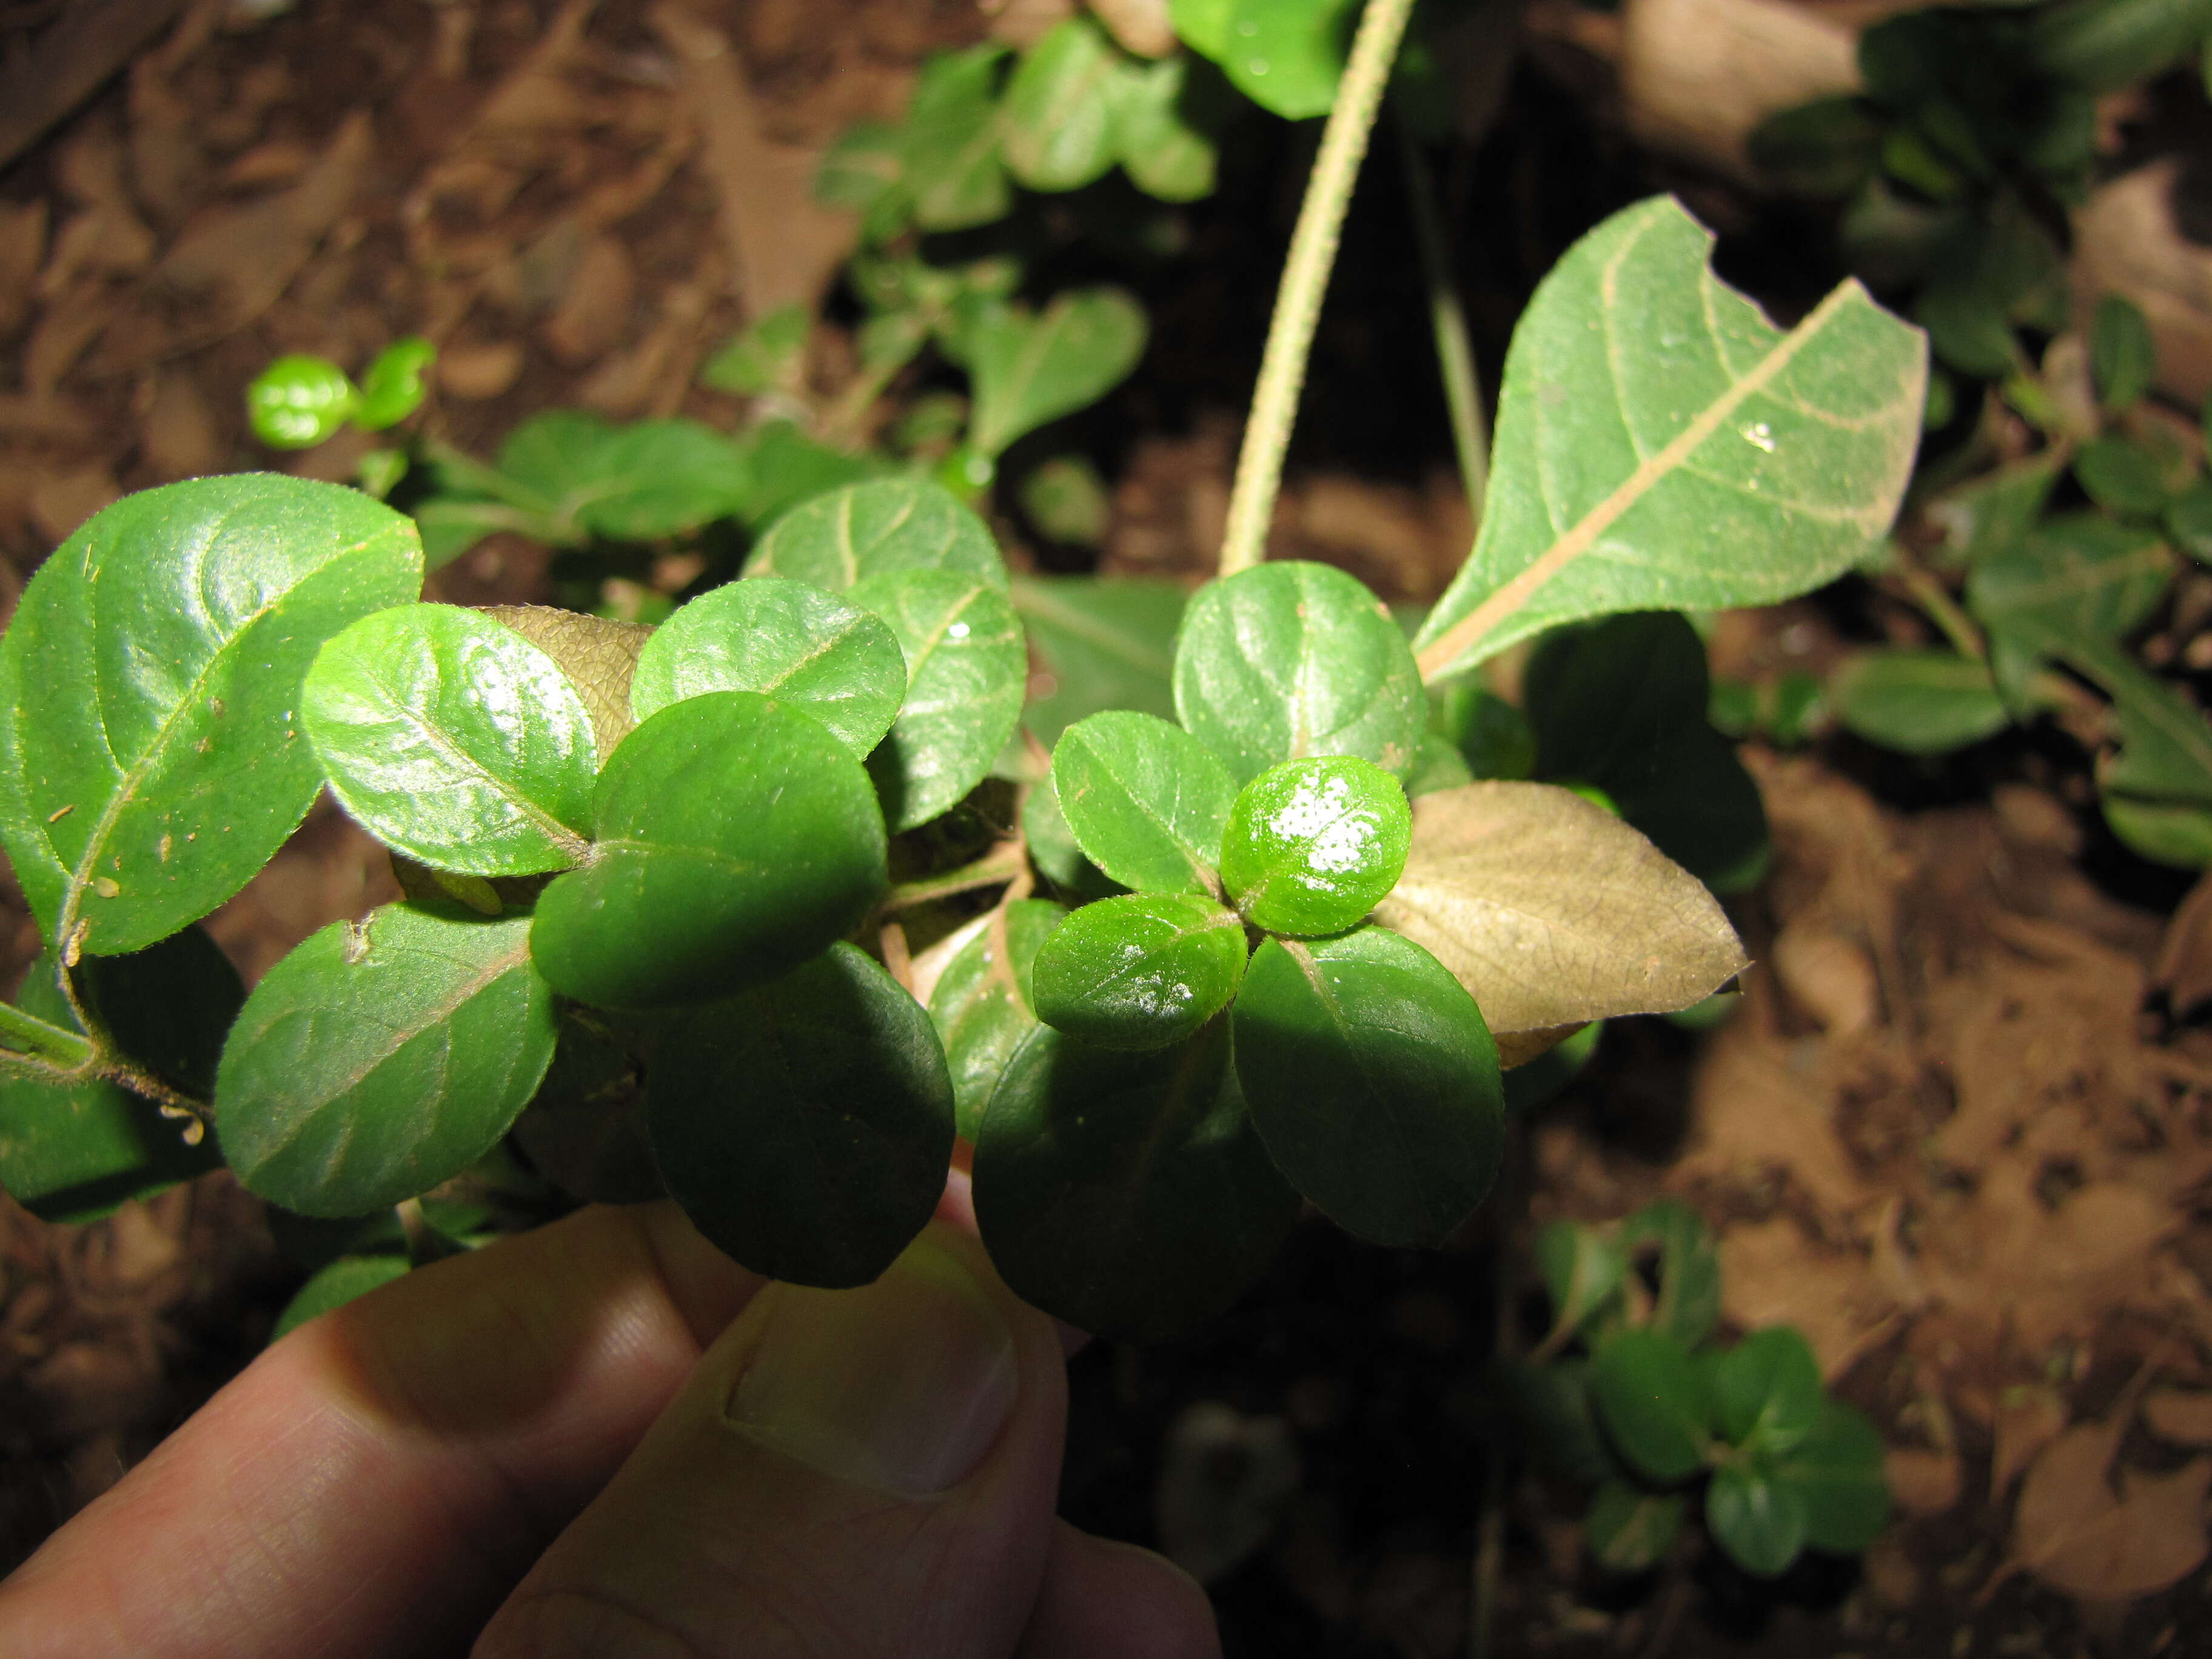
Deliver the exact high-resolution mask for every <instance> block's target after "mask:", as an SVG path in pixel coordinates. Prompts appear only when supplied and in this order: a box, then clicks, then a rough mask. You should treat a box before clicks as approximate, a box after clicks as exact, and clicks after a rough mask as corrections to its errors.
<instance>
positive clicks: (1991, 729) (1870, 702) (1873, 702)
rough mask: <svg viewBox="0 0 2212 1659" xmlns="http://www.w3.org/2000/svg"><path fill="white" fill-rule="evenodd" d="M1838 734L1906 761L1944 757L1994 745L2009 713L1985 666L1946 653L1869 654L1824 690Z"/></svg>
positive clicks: (1852, 662) (1848, 666)
mask: <svg viewBox="0 0 2212 1659" xmlns="http://www.w3.org/2000/svg"><path fill="white" fill-rule="evenodd" d="M1828 704H1829V707H1830V708H1833V709H1834V710H1835V713H1836V718H1837V719H1838V720H1840V721H1842V722H1843V724H1844V727H1845V728H1846V729H1847V730H1849V731H1850V732H1854V733H1856V734H1857V735H1858V736H1859V737H1862V738H1865V739H1866V740H1867V741H1868V742H1869V743H1878V744H1881V746H1882V747H1883V748H1885V749H1894V750H1899V752H1900V753H1903V754H1907V755H1947V754H1948V753H1950V752H1951V750H1954V749H1963V748H1965V747H1966V745H1967V744H1971V743H1979V742H1980V741H1981V740H1982V739H1983V738H1988V737H1993V736H1995V735H1996V733H1997V732H2002V730H2004V728H2005V727H2006V726H2009V725H2010V724H2011V723H2012V711H2011V710H2010V709H2009V708H2006V707H2005V702H2004V699H2003V698H2002V697H2000V696H1998V695H1997V689H1996V684H1995V683H1994V682H1993V681H1991V680H1990V671H1989V667H1988V665H1986V664H1984V663H1978V662H1975V661H1973V660H1972V659H1970V658H1966V657H1961V656H1959V655H1958V654H1956V653H1954V652H1949V651H1909V650H1905V651H1868V652H1863V653H1861V654H1859V655H1858V656H1857V657H1854V658H1852V659H1850V661H1849V662H1847V663H1846V664H1844V666H1843V668H1842V669H1841V670H1840V671H1838V673H1837V675H1836V677H1835V678H1833V679H1832V680H1830V681H1829V682H1828Z"/></svg>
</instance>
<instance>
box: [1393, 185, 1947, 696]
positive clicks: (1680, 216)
mask: <svg viewBox="0 0 2212 1659" xmlns="http://www.w3.org/2000/svg"><path fill="white" fill-rule="evenodd" d="M1711 246H1712V237H1711V233H1709V232H1707V231H1706V230H1705V228H1703V227H1701V226H1700V225H1699V224H1698V223H1697V222H1696V221H1695V220H1693V219H1692V218H1691V217H1690V216H1689V215H1688V214H1687V213H1686V212H1685V211H1683V210H1682V208H1681V206H1680V204H1679V203H1677V202H1675V201H1674V199H1673V198H1672V197H1655V198H1653V199H1652V200H1650V201H1647V202H1642V203H1638V204H1637V205H1636V206H1634V207H1632V208H1628V209H1626V210H1623V211H1622V212H1620V213H1617V214H1615V215H1614V216H1613V217H1612V218H1610V219H1608V220H1607V221H1606V222H1605V223H1603V224H1601V225H1600V226H1599V227H1598V228H1596V229H1595V230H1594V231H1592V232H1590V234H1589V235H1587V236H1585V237H1584V238H1583V240H1581V241H1580V242H1578V243H1577V244H1576V245H1575V246H1574V247H1573V248H1571V249H1570V250H1569V252H1568V253H1567V255H1566V257H1565V258H1564V259H1562V260H1561V261H1560V262H1559V265H1558V266H1557V267H1556V268H1555V269H1554V270H1553V272H1552V274H1551V275H1550V276H1547V277H1546V278H1545V280H1544V283H1543V285H1542V286H1541V287H1540V288H1539V289H1537V291H1536V297H1535V299H1534V301H1532V302H1531V303H1530V305H1529V307H1528V310H1527V311H1526V312H1525V313H1523V314H1522V319H1521V322H1520V325H1519V326H1518V327H1517V328H1516V329H1515V331H1514V335H1513V343H1512V347H1511V349H1510V352H1509V354H1508V356H1507V358H1506V364H1505V376H1504V386H1503V391H1502V392H1501V396H1500V399H1499V405H1498V442H1497V449H1496V458H1495V459H1494V460H1493V462H1492V473H1491V487H1490V492H1489V495H1488V497H1487V499H1486V501H1485V503H1484V507H1483V513H1482V529H1481V532H1480V536H1479V538H1477V540H1476V543H1475V546H1474V552H1473V553H1472V554H1471V555H1470V556H1468V562H1467V563H1466V564H1465V565H1464V566H1463V567H1462V568H1461V570H1460V573H1459V575H1458V576H1457V577H1456V578H1455V580H1454V581H1453V582H1452V585H1451V587H1450V588H1449V591H1447V592H1446V593H1445V594H1444V597H1443V599H1442V600H1441V601H1440V602H1439V603H1438V604H1437V608H1436V610H1435V611H1433V612H1432V613H1431V615H1430V617H1429V620H1428V622H1427V623H1425V625H1424V626H1423V628H1422V629H1421V632H1420V635H1419V637H1418V638H1417V639H1416V640H1415V641H1414V645H1415V648H1416V650H1417V651H1418V652H1419V656H1420V661H1421V671H1422V673H1423V675H1424V677H1425V678H1428V679H1431V680H1434V679H1436V678H1439V677H1440V676H1442V675H1443V674H1446V673H1449V672H1451V671H1455V670H1457V669H1463V668H1467V667H1470V666H1472V665H1474V664H1475V663H1478V662H1480V661H1481V660H1482V659H1484V658H1486V657H1490V656H1493V655H1495V654H1496V653H1498V652H1499V651H1502V650H1503V649H1504V648H1505V647H1507V646H1509V645H1510V644H1512V643H1513V642H1514V641H1516V640H1522V639H1526V638H1528V637H1529V636H1530V635H1534V634H1537V633H1540V632H1541V631H1542V630H1543V629H1547V628H1550V627H1553V626H1554V625H1556V624H1558V623H1563V622H1572V621H1575V620H1577V619H1578V618H1581V617H1595V616H1602V615H1605V614H1607V613H1608V612H1611V611H1644V610H1700V609H1716V608H1719V607H1722V606H1727V605H1765V604H1771V603H1772V602H1773V601H1775V600H1777V599H1784V598H1787V597H1788V596H1789V595H1790V594H1793V593H1802V592H1806V591H1808V589H1811V588H1814V587H1817V586H1820V584H1821V583H1823V582H1825V581H1827V580H1830V579H1831V578H1832V577H1834V576H1836V575H1838V574H1841V573H1842V572H1843V571H1844V569H1846V568H1849V567H1850V565H1851V564H1852V563H1853V562H1855V561H1857V559H1859V558H1860V557H1862V556H1864V554H1865V553H1866V552H1867V551H1868V550H1869V549H1870V548H1871V547H1872V546H1873V545H1874V544H1875V541H1876V540H1877V539H1878V538H1880V537H1881V535H1882V533H1883V532H1885V531H1886V530H1887V528H1888V527H1889V524H1890V521H1891V520H1892V519H1893V517H1894V516H1895V514H1896V512H1897V506H1898V501H1899V499H1900V497H1901V496H1902V495H1903V493H1904V489H1905V481H1906V479H1907V478H1908V477H1910V475H1911V467H1912V457H1913V452H1914V450H1915V448H1916V447H1917V444H1918V442H1919V437H1920V415H1921V408H1922V404H1923V388H1924V386H1925V383H1926V380H1927V354H1926V347H1925V343H1924V342H1923V339H1922V337H1921V336H1920V334H1919V332H1918V331H1917V330H1915V329H1912V328H1910V327H1908V326H1907V325H1905V324H1904V323H1902V322H1900V321H1899V320H1898V319H1896V318H1894V317H1893V316H1891V315H1890V314H1889V313H1887V312H1886V311H1884V310H1882V309H1881V307H1879V306H1877V305H1876V304H1875V302H1874V301H1872V300H1871V299H1870V298H1869V297H1868V295H1867V293H1866V290H1865V289H1863V288H1861V287H1860V286H1859V285H1858V284H1857V283H1855V282H1851V283H1844V285H1843V286H1841V287H1840V288H1838V289H1836V290H1835V291H1834V292H1833V293H1832V294H1831V295H1829V296H1828V297H1827V298H1826V300H1824V301H1821V302H1820V305H1819V306H1818V307H1815V308H1814V310H1813V312H1812V313H1811V314H1810V315H1808V317H1807V318H1806V319H1804V321H1803V322H1802V323H1800V324H1799V325H1797V326H1796V328H1794V329H1792V330H1790V331H1789V332H1788V333H1786V334H1785V333H1783V332H1782V331H1779V330H1778V329H1776V328H1774V327H1773V326H1772V325H1770V324H1769V323H1768V322H1767V321H1766V319H1765V318H1764V317H1763V316H1761V315H1760V314H1759V310H1758V308H1757V307H1755V306H1753V304H1752V302H1751V301H1748V300H1747V299H1746V298H1744V297H1743V295H1740V294H1738V293H1736V292H1735V290H1734V289H1730V288H1729V287H1728V286H1727V285H1726V284H1724V283H1722V282H1721V280H1720V279H1719V277H1717V276H1715V275H1714V274H1713V271H1712V270H1711V267H1710V266H1709V265H1708V264H1707V263H1706V260H1707V256H1708V255H1709V253H1710V252H1711Z"/></svg>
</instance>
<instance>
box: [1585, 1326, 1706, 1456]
mask: <svg viewBox="0 0 2212 1659" xmlns="http://www.w3.org/2000/svg"><path fill="white" fill-rule="evenodd" d="M1590 1397H1591V1399H1592V1400H1593V1401H1595V1403H1596V1406H1597V1414H1598V1420H1599V1421H1600V1422H1601V1423H1602V1424H1604V1425H1605V1431H1606V1432H1607V1434H1608V1435H1610V1436H1611V1437H1613V1444H1614V1445H1615V1446H1617V1447H1619V1448H1620V1455H1622V1456H1623V1457H1625V1458H1626V1459H1627V1460H1628V1462H1629V1463H1630V1464H1631V1465H1632V1467H1633V1468H1635V1469H1636V1471H1637V1473H1638V1474H1641V1475H1643V1476H1644V1479H1646V1480H1656V1481H1657V1482H1658V1483H1659V1484H1660V1485H1662V1486H1677V1485H1680V1483H1681V1482H1682V1481H1685V1480H1688V1479H1689V1478H1690V1477H1691V1476H1692V1475H1693V1474H1697V1473H1698V1471H1699V1470H1700V1469H1702V1468H1705V1449H1706V1447H1707V1445H1708V1443H1709V1437H1710V1435H1711V1421H1712V1403H1711V1400H1710V1398H1709V1397H1708V1395H1707V1394H1706V1391H1705V1379H1704V1377H1703V1376H1700V1375H1699V1371H1698V1368H1697V1366H1696V1365H1695V1364H1693V1363H1692V1360H1691V1358H1690V1351H1689V1350H1688V1349H1687V1348H1686V1347H1684V1346H1682V1344H1681V1343H1680V1342H1678V1341H1676V1340H1674V1338H1673V1337H1671V1336H1668V1335H1665V1334H1662V1333H1661V1332H1658V1331H1653V1330H1644V1329H1638V1328H1631V1329H1628V1330H1625V1331H1623V1332H1621V1333H1620V1334H1619V1335H1618V1336H1615V1337H1614V1338H1613V1340H1611V1341H1609V1342H1607V1343H1606V1344H1605V1345H1604V1346H1602V1347H1601V1348H1600V1349H1599V1350H1598V1352H1597V1358H1596V1361H1595V1364H1593V1365H1592V1366H1591V1368H1590Z"/></svg>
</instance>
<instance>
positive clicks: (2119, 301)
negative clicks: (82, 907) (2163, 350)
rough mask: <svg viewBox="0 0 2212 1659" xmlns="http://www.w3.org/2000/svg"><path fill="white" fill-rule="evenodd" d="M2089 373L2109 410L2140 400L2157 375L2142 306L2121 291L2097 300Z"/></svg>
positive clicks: (2155, 351)
mask: <svg viewBox="0 0 2212 1659" xmlns="http://www.w3.org/2000/svg"><path fill="white" fill-rule="evenodd" d="M2089 374H2090V378H2091V379H2092V380H2094V381H2095V382H2096V386H2097V401H2098V402H2100V403H2101V404H2104V406H2105V407H2106V409H2108V410H2123V409H2126V408H2128V407H2130V405H2132V404H2136V403H2139V402H2141V401H2142V395H2143V393H2144V392H2148V391H2149V390H2150V388H2151V383H2152V382H2153V381H2154V380H2157V378H2158V346H2157V343H2156V342H2155V341H2154V340H2153V339H2152V338H2151V333H2150V321H2149V319H2148V318H2146V317H2145V316H2144V315H2143V314H2142V307H2140V306H2138V305H2137V304H2136V302H2135V301H2132V300H2130V299H2129V298H2128V297H2127V295H2124V294H2106V295H2101V296H2100V298H2099V299H2098V301H2097V312H2096V315H2095V317H2094V319H2093V320H2092V321H2091V323H2090V325H2089Z"/></svg>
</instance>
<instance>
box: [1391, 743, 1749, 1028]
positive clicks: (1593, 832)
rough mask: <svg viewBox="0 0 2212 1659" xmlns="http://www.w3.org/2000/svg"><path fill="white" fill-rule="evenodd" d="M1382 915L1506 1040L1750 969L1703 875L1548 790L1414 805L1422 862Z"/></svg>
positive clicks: (1413, 862) (1664, 1000) (1520, 789)
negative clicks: (1446, 972) (1452, 978)
mask: <svg viewBox="0 0 2212 1659" xmlns="http://www.w3.org/2000/svg"><path fill="white" fill-rule="evenodd" d="M1375 917H1376V921H1380V922H1382V923H1383V925H1384V926H1385V927H1394V928H1395V929H1396V930H1397V931H1398V932H1400V933H1403V934H1405V935H1406V937H1407V938H1408V939H1413V941H1414V942H1415V943H1417V944H1419V945H1423V946H1425V948H1426V949H1427V950H1428V951H1430V952H1431V954H1432V955H1434V956H1435V957H1436V958H1437V960H1438V961H1439V962H1441V963H1443V964H1444V966H1445V967H1447V968H1449V969H1451V971H1452V972H1453V974H1454V975H1456V976H1457V977H1458V979H1459V981H1460V982H1461V983H1462V984H1463V985H1465V986H1466V987H1467V988H1468V990H1469V991H1470V992H1472V993H1473V994H1474V1000H1475V1001H1476V1002H1477V1003H1478V1004H1480V1006H1481V1008H1482V1013H1483V1018H1485V1019H1486V1020H1487V1021H1489V1023H1490V1028H1491V1030H1492V1031H1498V1032H1512V1031H1533V1030H1541V1029H1543V1028H1544V1027H1547V1026H1554V1025H1566V1024H1574V1023H1575V1022H1577V1021H1583V1020H1592V1019H1606V1018H1612V1017H1613V1016H1614V1015H1618V1014H1642V1013H1662V1012H1668V1010H1671V1009H1675V1008H1686V1007H1688V1006H1690V1005H1691V1004H1692V1003H1693V1002H1696V1001H1698V1000H1700V999H1701V998H1704V997H1705V996H1707V995H1709V994H1711V993H1712V992H1713V991H1714V990H1715V989H1717V987H1720V986H1721V985H1723V984H1724V983H1726V982H1727V981H1728V980H1729V978H1731V977H1732V976H1733V975H1735V974H1737V973H1739V972H1741V970H1742V969H1743V968H1744V966H1745V962H1746V959H1745V957H1744V954H1743V947H1742V945H1740V944H1739V943H1738V942H1737V940H1736V936H1735V929H1734V928H1733V927H1729V921H1728V918H1727V916H1725V915H1723V914H1722V912H1721V908H1720V906H1719V904H1718V903H1717V902H1715V900H1714V898H1713V896H1712V895H1711V893H1709V892H1707V891H1706V890H1705V886H1704V884H1702V883H1700V882H1699V880H1698V879H1697V878H1696V877H1694V876H1692V875H1691V874H1690V872H1688V871H1686V870H1685V869H1683V868H1682V867H1681V866H1679V865H1677V864H1674V862H1672V861H1671V860H1668V858H1667V857H1666V855H1665V854H1662V853H1661V852H1660V851H1659V849H1658V848H1656V847H1654V846H1653V845H1652V844H1651V843H1650V842H1648V841H1646V840H1645V839H1644V837H1643V836H1640V835H1638V834H1637V832H1636V831H1635V830H1633V829H1630V828H1629V827H1628V826H1627V825H1626V824H1625V823H1622V822H1621V821H1620V819H1619V818H1617V817H1613V814H1612V813H1610V812H1608V811H1605V810H1604V809H1603V808H1602V807H1599V806H1593V805H1591V804H1590V803H1589V802H1588V801H1586V800H1584V799H1583V798H1582V797H1581V796H1579V795H1577V794H1575V793H1572V792H1571V791H1570V790H1565V789H1559V788H1554V787H1552V786H1551V785H1549V784H1543V783H1496V782H1492V783H1471V784H1465V785H1462V787H1459V788H1456V789H1441V790H1438V791H1437V793H1434V794H1431V795H1424V796H1422V797H1421V799H1419V800H1417V801H1415V802H1414V803H1413V855H1412V856H1411V857H1410V858H1409V859H1407V861H1406V873H1405V874H1404V875H1403V876H1401V878H1399V881H1398V885H1397V887H1396V888H1395V890H1393V891H1392V893H1391V895H1390V896H1389V898H1387V899H1385V900H1383V902H1382V903H1381V904H1379V905H1377V906H1376V911H1375Z"/></svg>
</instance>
